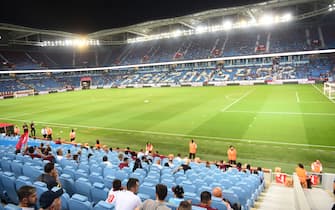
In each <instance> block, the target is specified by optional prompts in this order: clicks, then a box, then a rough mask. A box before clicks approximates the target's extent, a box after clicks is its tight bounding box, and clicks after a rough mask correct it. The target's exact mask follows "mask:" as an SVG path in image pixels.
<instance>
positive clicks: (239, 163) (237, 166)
mask: <svg viewBox="0 0 335 210" xmlns="http://www.w3.org/2000/svg"><path fill="white" fill-rule="evenodd" d="M236 168H237V170H238V171H242V163H241V162H238V163H237V164H236Z"/></svg>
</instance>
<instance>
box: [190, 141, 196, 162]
mask: <svg viewBox="0 0 335 210" xmlns="http://www.w3.org/2000/svg"><path fill="white" fill-rule="evenodd" d="M189 150H190V155H189V159H192V160H194V158H195V154H196V153H197V144H196V143H195V142H194V140H193V139H192V140H191V141H190V143H189Z"/></svg>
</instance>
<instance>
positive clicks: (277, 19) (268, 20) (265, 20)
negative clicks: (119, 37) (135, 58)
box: [127, 5, 335, 43]
mask: <svg viewBox="0 0 335 210" xmlns="http://www.w3.org/2000/svg"><path fill="white" fill-rule="evenodd" d="M329 6H330V7H329V9H331V10H334V9H335V6H334V7H333V6H332V5H329ZM293 18H294V17H293V15H292V14H291V13H285V14H280V15H276V16H274V15H272V14H265V15H263V16H260V17H259V18H257V19H255V18H254V19H249V20H246V19H242V20H239V21H238V22H232V21H230V20H226V21H224V22H223V23H222V24H220V25H199V26H197V27H196V28H195V29H189V30H179V29H177V30H175V31H172V32H166V33H161V34H153V35H148V36H145V37H136V38H131V39H127V43H136V42H144V41H150V40H157V39H166V38H173V37H179V36H188V35H194V34H202V33H210V32H216V31H228V30H231V29H238V28H246V27H251V26H262V25H264V26H270V25H273V24H277V23H283V22H289V21H292V20H293Z"/></svg>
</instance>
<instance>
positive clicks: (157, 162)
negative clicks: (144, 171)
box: [152, 159, 163, 169]
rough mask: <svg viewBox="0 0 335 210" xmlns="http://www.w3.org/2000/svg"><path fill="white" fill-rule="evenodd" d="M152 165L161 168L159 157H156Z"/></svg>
mask: <svg viewBox="0 0 335 210" xmlns="http://www.w3.org/2000/svg"><path fill="white" fill-rule="evenodd" d="M152 166H156V167H157V168H159V169H162V168H163V166H162V165H161V160H160V159H157V160H156V163H154V164H152Z"/></svg>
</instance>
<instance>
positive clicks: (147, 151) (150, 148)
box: [145, 141, 154, 155]
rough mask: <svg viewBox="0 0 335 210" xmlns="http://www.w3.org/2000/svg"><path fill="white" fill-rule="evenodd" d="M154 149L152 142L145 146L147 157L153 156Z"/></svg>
mask: <svg viewBox="0 0 335 210" xmlns="http://www.w3.org/2000/svg"><path fill="white" fill-rule="evenodd" d="M153 149H154V146H153V145H152V144H151V142H149V141H148V142H147V144H146V145H145V155H149V154H152V151H153Z"/></svg>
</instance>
